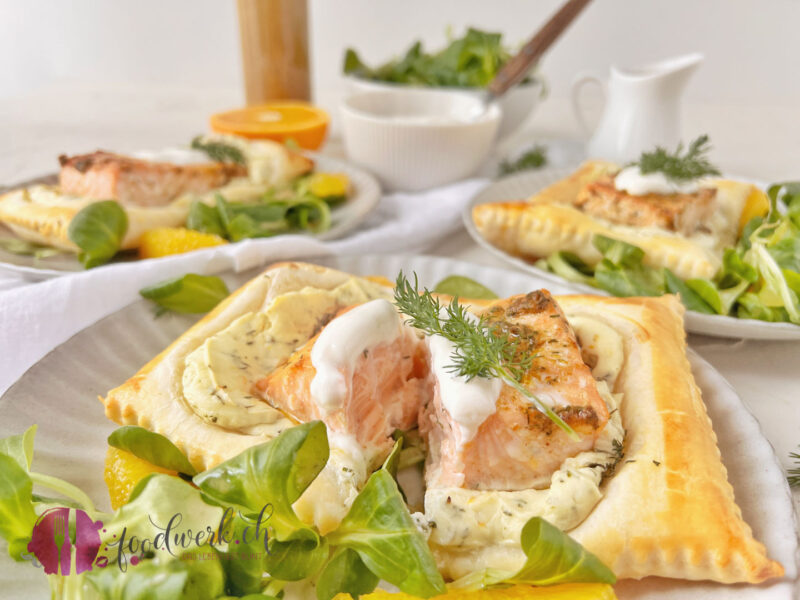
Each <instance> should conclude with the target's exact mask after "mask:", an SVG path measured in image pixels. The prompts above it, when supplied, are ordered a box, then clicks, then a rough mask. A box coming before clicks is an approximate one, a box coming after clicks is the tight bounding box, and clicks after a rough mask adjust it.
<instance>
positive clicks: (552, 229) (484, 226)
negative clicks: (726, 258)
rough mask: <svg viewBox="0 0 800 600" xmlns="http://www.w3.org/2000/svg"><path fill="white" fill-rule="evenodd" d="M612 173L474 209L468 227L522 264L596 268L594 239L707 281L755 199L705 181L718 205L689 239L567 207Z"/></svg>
mask: <svg viewBox="0 0 800 600" xmlns="http://www.w3.org/2000/svg"><path fill="white" fill-rule="evenodd" d="M618 170H619V166H617V165H615V164H613V163H610V162H605V161H596V160H595V161H588V162H586V163H584V164H583V165H581V166H580V167H579V168H578V169H577V170H576V171H575V172H574V173H572V174H571V175H569V176H568V177H566V178H564V179H562V180H560V181H557V182H555V183H553V184H551V185H549V186H547V187H546V188H544V189H542V190H541V191H540V192H538V193H536V194H535V195H534V196H532V197H530V198H528V199H526V200H520V201H511V202H498V203H489V204H480V205H478V206H476V207H474V208H473V210H472V219H473V222H474V223H475V227H476V228H477V229H478V231H479V232H480V234H481V235H482V236H483V237H484V238H485V239H486V240H487V241H489V242H490V243H491V244H492V245H494V246H497V247H498V248H500V249H501V250H503V251H504V252H507V253H509V254H511V255H513V256H518V257H520V258H523V259H526V260H537V259H539V258H545V257H547V256H549V255H550V254H553V253H554V252H559V251H568V252H572V253H574V254H576V255H577V256H579V257H580V258H581V259H582V260H583V261H585V262H587V263H589V264H592V265H593V264H596V263H597V262H598V261H599V260H600V258H601V256H600V253H599V252H598V251H597V250H596V249H595V247H594V246H593V245H592V238H593V237H594V236H595V235H598V234H599V235H604V236H607V237H611V238H614V239H619V240H622V241H625V242H628V243H630V244H634V245H636V246H639V247H640V248H642V249H643V250H644V251H645V259H644V260H645V263H646V264H649V265H651V266H653V267H657V268H659V267H667V268H669V269H671V270H672V271H673V272H674V273H675V274H676V275H677V276H678V277H681V278H682V279H691V278H694V277H705V278H711V277H713V276H714V274H715V273H716V272H717V270H718V269H719V267H720V265H721V264H722V250H723V248H724V247H726V246H730V245H733V244H734V243H735V242H736V238H737V235H738V231H739V229H740V226H741V223H740V220H741V217H742V215H743V210H744V207H745V205H746V203H747V202H748V198H749V197H750V196H751V194H754V193H756V194H758V193H760V192H758V190H757V188H755V186H753V185H751V184H749V183H741V182H737V181H728V180H711V181H710V182H709V183H711V184H712V185H713V186H714V187H715V188H716V192H717V204H718V206H717V208H716V211H715V216H714V218H713V223H711V224H710V227H711V230H710V231H699V232H697V233H695V234H692V235H690V236H684V235H681V234H680V233H676V232H672V231H668V230H666V229H660V228H656V227H636V226H629V225H620V224H616V223H611V222H609V221H606V220H604V219H602V218H599V217H595V216H592V215H589V214H586V213H584V212H582V211H580V210H579V209H577V208H575V207H574V206H573V205H572V203H573V201H574V200H575V199H576V198H577V197H578V194H579V193H580V191H581V190H582V189H583V188H584V186H586V184H588V183H591V182H594V181H596V180H598V179H601V178H603V177H606V176H607V175H611V174H614V173H615V172H616V171H618Z"/></svg>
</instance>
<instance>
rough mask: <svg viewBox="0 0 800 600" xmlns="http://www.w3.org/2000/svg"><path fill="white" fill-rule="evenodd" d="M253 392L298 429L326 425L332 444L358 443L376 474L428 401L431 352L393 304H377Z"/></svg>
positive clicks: (361, 308) (353, 313)
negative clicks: (342, 439)
mask: <svg viewBox="0 0 800 600" xmlns="http://www.w3.org/2000/svg"><path fill="white" fill-rule="evenodd" d="M255 390H256V394H257V395H259V396H261V397H262V398H264V400H266V401H267V402H268V403H269V404H271V405H272V406H273V407H275V408H277V409H279V410H281V411H283V412H285V413H286V414H288V415H289V416H291V417H292V418H293V419H295V420H297V421H300V422H303V423H305V422H308V421H312V420H315V419H319V420H321V421H323V422H324V423H325V424H326V425H327V426H328V431H329V437H331V436H336V435H338V434H341V435H343V436H347V437H350V438H351V439H354V440H355V441H356V442H357V444H358V445H359V446H361V448H362V449H363V450H364V454H365V456H366V458H367V461H368V462H370V463H372V465H373V466H375V465H376V461H377V462H378V463H379V462H380V461H382V460H383V459H384V458H385V457H386V455H387V454H388V452H389V450H391V448H392V445H393V443H394V440H392V438H391V436H392V433H393V432H394V431H395V430H396V429H400V430H408V429H411V428H413V427H414V426H415V425H416V422H417V417H418V415H419V411H420V408H421V406H422V404H423V403H424V402H425V401H426V400H427V399H429V398H430V396H431V393H432V390H431V381H430V378H429V376H428V357H427V347H426V344H425V342H424V340H423V338H422V335H421V334H420V333H419V332H417V331H416V330H414V329H412V328H411V327H408V326H406V325H405V324H404V322H403V319H402V318H401V317H400V314H399V313H398V312H397V310H396V309H395V307H394V305H393V304H392V303H391V302H389V301H388V300H373V301H371V302H367V303H365V304H361V305H358V306H354V307H349V308H346V309H344V310H342V311H341V312H339V314H338V315H337V316H336V317H335V318H334V319H333V320H331V321H330V322H329V323H328V324H327V325H326V326H325V327H324V328H323V329H322V330H321V331H320V332H319V333H318V334H317V335H316V336H315V337H313V338H312V339H311V340H309V341H308V342H306V344H304V345H303V346H302V347H301V348H300V349H298V350H297V351H296V352H295V353H294V354H293V355H292V356H291V357H290V358H289V360H288V361H287V362H286V363H285V364H284V365H282V366H281V367H278V368H277V369H276V370H275V371H273V372H272V373H270V374H269V375H267V376H266V377H264V378H263V379H261V380H260V381H258V382H257V383H256V385H255Z"/></svg>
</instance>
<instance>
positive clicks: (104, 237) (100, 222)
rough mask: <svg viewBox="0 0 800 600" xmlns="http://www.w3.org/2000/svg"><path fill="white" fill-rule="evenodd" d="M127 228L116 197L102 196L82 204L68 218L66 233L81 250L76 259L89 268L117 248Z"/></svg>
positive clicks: (107, 259) (99, 263)
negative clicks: (109, 198)
mask: <svg viewBox="0 0 800 600" xmlns="http://www.w3.org/2000/svg"><path fill="white" fill-rule="evenodd" d="M127 231H128V214H127V213H126V212H125V211H124V210H123V208H122V207H121V206H120V205H119V204H118V203H117V202H116V200H103V201H101V202H93V203H91V204H89V205H87V206H85V207H84V208H82V209H81V210H80V211H79V212H78V214H77V215H75V216H74V217H73V218H72V220H71V221H70V223H69V227H68V228H67V235H68V236H69V239H70V240H71V241H72V242H73V243H74V244H75V245H76V246H78V248H80V250H81V251H80V253H79V254H78V260H80V261H81V263H82V264H83V266H84V267H86V268H87V269H91V268H92V267H96V266H98V265H102V264H104V263H107V262H108V261H109V260H111V259H112V258H113V256H114V255H115V254H116V253H117V252H119V249H120V248H121V247H122V239H123V238H124V237H125V233H126V232H127Z"/></svg>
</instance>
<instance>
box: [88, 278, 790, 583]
mask: <svg viewBox="0 0 800 600" xmlns="http://www.w3.org/2000/svg"><path fill="white" fill-rule="evenodd" d="M391 294H392V290H391V288H390V287H389V286H387V285H385V284H383V283H378V282H376V281H373V280H370V279H365V278H360V277H355V276H352V275H349V274H347V273H342V272H339V271H335V270H331V269H326V268H322V267H318V266H314V265H309V264H303V263H281V264H277V265H274V266H272V267H270V268H269V269H267V270H266V271H264V272H263V273H262V274H261V275H259V276H258V277H256V278H254V279H253V280H251V281H250V282H249V283H247V284H246V285H245V286H244V287H242V288H241V289H240V290H239V291H237V292H236V293H234V294H233V295H232V296H230V297H229V298H228V299H227V300H225V301H224V302H223V303H222V304H220V305H219V306H218V307H217V308H216V309H215V310H214V311H212V312H211V313H209V314H208V315H207V316H206V317H205V318H203V319H202V320H200V321H199V322H198V323H197V324H196V325H194V326H193V327H192V328H191V329H189V330H188V331H187V332H186V333H185V334H183V335H182V336H181V337H180V338H179V339H178V340H176V341H175V342H174V343H173V344H172V345H171V346H170V347H169V348H167V349H166V350H165V351H164V352H162V353H161V354H160V355H159V356H157V357H156V358H154V359H153V360H152V361H151V362H150V363H148V364H147V365H145V366H144V367H143V368H142V369H141V370H140V371H139V372H138V373H137V374H136V375H134V376H133V377H132V378H131V379H130V380H128V381H127V382H126V383H125V384H123V385H122V386H120V387H118V388H116V389H114V390H111V391H110V392H109V393H108V394H107V395H106V397H105V398H102V399H101V400H102V402H103V403H104V404H105V409H106V414H107V416H108V417H109V418H111V419H112V420H114V421H116V422H118V423H121V424H137V425H141V426H144V427H147V428H148V429H151V430H153V431H156V432H158V433H161V434H163V435H165V436H166V437H168V438H169V439H170V440H172V441H173V442H174V443H175V444H176V445H177V446H178V447H179V448H181V449H182V450H183V451H184V452H186V454H187V455H188V457H189V459H190V461H191V462H192V463H193V464H194V465H195V466H197V467H198V468H200V469H202V468H207V467H210V466H213V465H215V464H217V463H219V462H221V461H223V460H225V459H227V458H230V457H232V456H234V455H236V454H237V453H239V452H241V451H242V450H244V449H245V448H247V447H249V446H251V445H255V444H259V443H262V442H264V441H267V440H269V439H271V438H272V437H274V436H275V435H277V433H279V432H280V431H282V430H283V429H285V428H287V427H290V426H292V425H294V424H296V423H298V422H304V421H308V420H312V419H314V420H321V421H323V422H324V423H325V424H326V426H327V428H328V438H329V441H330V445H331V458H330V460H329V462H328V464H327V465H326V467H325V469H324V470H323V472H322V474H321V475H320V477H318V478H317V479H316V480H315V481H314V482H313V484H312V485H311V486H310V487H309V489H308V490H307V491H306V492H305V493H304V495H303V496H302V497H301V498H300V499H299V500H298V502H297V503H296V505H295V509H296V511H297V514H298V516H300V518H302V519H304V520H306V521H308V522H314V523H315V524H317V526H318V527H320V529H321V530H322V531H328V530H330V529H331V528H333V527H335V526H336V524H337V523H338V522H339V521H340V520H341V519H342V518H343V516H344V515H345V514H346V512H347V510H348V507H349V506H350V503H351V502H352V500H353V498H354V497H355V496H356V495H357V493H358V490H359V489H360V487H361V486H362V485H363V484H364V482H365V481H366V478H367V476H368V474H369V473H370V472H371V470H372V469H374V468H375V467H376V466H377V465H379V464H380V463H381V461H382V460H384V459H385V457H386V455H387V454H388V452H389V451H390V449H391V447H392V439H391V436H392V433H393V432H394V431H395V430H397V429H400V430H408V429H411V428H413V427H415V426H417V425H418V426H419V430H420V433H421V434H422V436H423V438H424V439H425V440H426V447H427V458H426V467H425V487H426V489H425V493H424V509H423V512H421V513H419V514H417V515H416V519H417V522H418V525H419V527H420V528H421V529H423V530H424V531H426V533H427V535H428V541H429V544H430V546H431V548H432V550H433V552H434V555H435V557H436V559H437V562H438V566H439V569H440V570H441V571H442V573H443V574H444V575H445V576H446V577H450V578H453V579H455V578H458V577H461V576H463V575H466V574H468V573H471V572H473V571H475V570H479V569H483V568H499V569H503V570H511V571H513V570H515V567H518V566H520V565H521V564H522V562H524V559H525V557H524V554H523V552H522V550H521V548H520V545H519V539H520V531H521V529H522V527H523V525H524V524H525V523H526V522H527V521H528V520H529V519H530V518H531V517H534V516H540V517H543V518H545V519H547V520H548V521H549V522H550V523H552V524H554V525H555V526H557V527H559V528H561V529H562V530H564V531H567V532H569V533H570V535H572V536H573V537H574V538H575V539H577V540H578V541H579V542H580V543H581V544H583V545H584V546H585V547H586V548H587V549H589V550H590V551H592V552H593V553H595V554H596V555H597V556H599V557H600V558H601V559H602V560H603V561H604V562H605V563H606V564H607V565H608V566H609V567H611V568H612V569H613V570H614V572H615V573H616V575H617V576H618V577H620V578H641V577H646V576H650V575H657V576H662V577H672V578H681V579H708V580H714V581H719V582H725V583H732V582H753V583H757V582H761V581H764V580H766V579H769V578H772V577H779V576H781V575H782V573H783V569H782V567H781V565H780V564H778V563H776V562H773V561H771V560H770V559H769V558H768V557H767V554H766V550H765V548H764V546H763V545H762V544H761V543H759V542H758V541H757V540H756V539H754V537H753V534H752V532H751V530H750V528H749V526H748V525H747V523H746V522H745V521H744V520H743V518H742V515H741V511H740V510H739V508H738V507H737V505H736V502H735V499H734V494H733V488H732V487H731V485H730V483H729V482H728V480H727V475H726V471H725V467H724V466H723V464H722V462H721V459H720V452H719V450H718V448H717V444H716V438H715V435H714V431H713V429H712V424H711V422H710V420H709V417H708V415H707V413H706V409H705V406H704V404H703V400H702V398H701V394H700V390H699V389H698V387H697V385H696V384H695V382H694V379H693V377H692V373H691V370H690V365H689V362H688V359H687V357H686V343H685V336H684V332H683V320H682V315H683V308H682V306H681V304H680V303H679V302H678V300H677V298H676V297H674V296H664V297H662V298H627V299H616V298H601V297H595V296H562V297H555V298H554V297H552V296H550V294H549V293H548V292H547V291H546V290H535V291H533V292H531V293H529V294H526V295H521V296H514V297H511V298H507V299H504V300H498V301H491V302H487V301H473V302H469V303H468V307H469V310H471V311H472V312H474V313H475V314H480V315H482V316H484V317H485V318H486V319H488V320H489V321H490V322H493V323H498V324H502V326H503V327H507V328H508V329H507V330H508V331H513V333H514V335H515V336H517V337H518V339H519V343H520V344H521V346H520V347H521V348H524V351H526V352H528V351H530V352H531V355H532V360H531V362H530V364H529V366H526V367H525V368H526V373H525V374H524V377H522V381H523V383H524V386H525V387H526V388H527V389H528V390H530V392H531V393H534V394H535V395H536V396H537V397H538V398H540V399H543V400H544V401H547V402H549V403H551V404H552V410H553V411H554V412H556V413H557V414H558V415H559V417H560V418H561V419H562V420H563V421H564V422H566V423H568V424H569V426H570V427H571V428H572V429H573V430H574V432H576V434H577V437H576V438H569V437H568V436H567V434H566V433H564V432H563V431H561V430H560V429H558V428H557V427H556V426H555V424H554V423H553V422H552V421H550V420H549V419H548V418H547V417H545V416H544V415H543V414H542V413H541V412H539V411H538V410H537V409H536V408H535V407H534V406H533V405H532V404H530V402H529V401H528V400H526V399H525V398H526V396H523V395H520V394H519V390H518V389H517V388H512V387H510V386H508V385H507V384H506V383H505V382H503V381H501V380H498V379H487V378H481V377H476V378H473V379H471V380H466V379H465V378H460V377H459V376H457V375H455V374H454V373H453V372H452V369H448V364H449V361H450V357H451V355H452V347H451V346H448V344H449V342H448V341H447V340H446V339H445V338H438V337H437V336H426V335H424V334H423V333H422V332H421V331H418V330H416V329H413V328H412V327H410V326H409V325H408V324H407V323H406V321H405V320H404V319H403V318H402V316H401V315H400V314H399V313H398V311H397V309H396V308H395V306H394V305H393V304H392V302H391V301H390V299H391Z"/></svg>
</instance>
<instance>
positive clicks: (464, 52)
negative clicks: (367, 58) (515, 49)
mask: <svg viewBox="0 0 800 600" xmlns="http://www.w3.org/2000/svg"><path fill="white" fill-rule="evenodd" d="M509 58H511V52H510V51H509V50H508V49H507V48H506V47H505V46H503V35H502V34H501V33H491V32H488V31H481V30H480V29H473V28H469V29H468V30H467V32H466V33H465V34H464V36H462V37H460V38H456V39H453V40H451V41H450V43H449V44H448V45H447V47H445V48H444V49H442V50H439V51H438V52H426V51H425V50H424V48H423V46H422V42H419V41H417V42H414V44H412V45H411V47H410V48H409V49H408V50H406V52H405V54H403V56H402V57H400V58H396V59H392V60H390V61H388V62H386V63H384V64H382V65H380V66H378V67H375V68H372V67H369V66H367V65H366V64H365V63H364V61H362V60H361V57H360V56H359V55H358V53H357V52H356V51H355V50H353V49H352V48H348V49H347V51H346V52H345V56H344V64H343V67H342V68H343V71H344V73H345V75H352V76H355V77H358V78H360V79H368V80H371V81H380V82H385V83H397V84H404V85H417V86H426V87H462V88H482V87H486V86H487V85H488V84H489V82H490V81H491V80H492V79H494V76H495V75H496V74H497V72H498V71H499V70H500V69H501V68H502V67H503V65H504V64H505V63H506V61H508V59H509ZM530 81H531V78H530V77H529V78H528V79H527V80H526V82H530Z"/></svg>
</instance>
